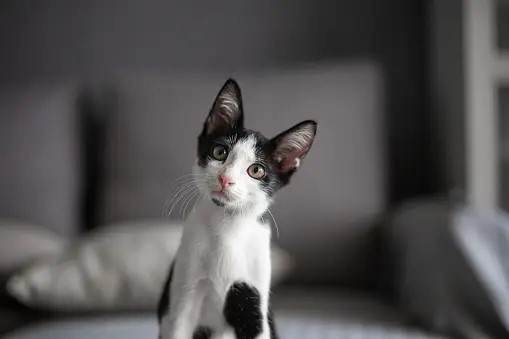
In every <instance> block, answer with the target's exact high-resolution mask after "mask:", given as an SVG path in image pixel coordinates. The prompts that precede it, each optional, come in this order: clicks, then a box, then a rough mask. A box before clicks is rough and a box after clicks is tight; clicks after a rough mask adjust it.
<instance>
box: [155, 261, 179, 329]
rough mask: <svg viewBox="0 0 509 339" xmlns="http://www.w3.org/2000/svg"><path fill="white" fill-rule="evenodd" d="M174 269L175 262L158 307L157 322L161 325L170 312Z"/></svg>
mask: <svg viewBox="0 0 509 339" xmlns="http://www.w3.org/2000/svg"><path fill="white" fill-rule="evenodd" d="M174 267H175V262H173V263H172V264H171V267H170V272H169V273H168V278H167V279H166V282H165V283H164V286H163V290H162V292H161V298H160V299H159V304H158V306H157V320H158V321H159V324H160V323H161V320H162V319H163V317H164V316H165V315H166V314H167V313H168V311H169V310H170V286H171V281H172V279H173V269H174Z"/></svg>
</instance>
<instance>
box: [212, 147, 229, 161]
mask: <svg viewBox="0 0 509 339" xmlns="http://www.w3.org/2000/svg"><path fill="white" fill-rule="evenodd" d="M212 157H213V158H214V159H216V160H219V161H224V160H226V158H227V157H228V149H227V148H226V146H223V145H216V146H214V148H213V149H212Z"/></svg>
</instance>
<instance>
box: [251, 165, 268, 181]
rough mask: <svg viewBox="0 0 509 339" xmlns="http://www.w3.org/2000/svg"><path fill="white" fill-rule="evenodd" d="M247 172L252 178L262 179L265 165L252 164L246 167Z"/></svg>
mask: <svg viewBox="0 0 509 339" xmlns="http://www.w3.org/2000/svg"><path fill="white" fill-rule="evenodd" d="M247 174H249V176H250V177H251V178H253V179H258V180H260V179H263V177H265V167H263V165H260V164H252V165H251V166H249V168H248V169H247Z"/></svg>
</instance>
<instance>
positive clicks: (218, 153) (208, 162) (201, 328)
mask: <svg viewBox="0 0 509 339" xmlns="http://www.w3.org/2000/svg"><path fill="white" fill-rule="evenodd" d="M316 130H317V124H316V122H314V121H304V122H301V123H300V124H297V125H296V126H294V127H292V128H290V129H289V130H287V131H285V132H283V133H281V134H279V135H278V136H276V137H274V138H273V139H267V138H265V137H264V136H263V135H262V134H261V133H259V132H255V131H251V130H248V129H245V128H244V114H243V108H242V98H241V93H240V88H239V86H238V85H237V83H236V82H235V81H234V80H232V79H229V80H228V81H227V82H226V83H225V84H224V86H223V87H222V89H221V91H220V92H219V94H218V95H217V98H216V100H215V102H214V104H213V106H212V109H211V111H210V113H209V115H208V117H207V119H206V121H205V123H204V126H203V131H202V133H201V135H200V136H199V138H198V159H197V162H196V164H195V166H194V167H193V174H192V178H193V181H194V184H195V185H196V187H197V188H198V189H199V191H200V193H201V194H200V196H201V198H199V200H198V201H197V204H196V206H195V209H194V212H193V213H191V214H190V215H189V216H188V218H187V220H186V221H185V224H184V232H183V235H182V240H181V244H180V247H179V250H178V253H177V256H176V259H175V262H174V263H173V265H172V267H171V270H170V274H169V276H168V279H167V282H166V284H165V286H164V290H163V293H162V296H161V300H160V303H159V309H158V317H159V323H160V338H161V339H190V338H194V339H198V338H200V339H202V338H232V339H235V338H236V339H254V338H256V339H274V338H277V334H276V330H275V326H274V322H273V320H272V314H271V311H270V307H269V289H270V277H271V261H270V237H271V228H270V224H269V223H266V222H265V220H267V219H265V218H264V217H263V216H264V214H265V213H266V212H267V211H268V207H269V205H270V204H271V202H272V199H273V197H274V193H276V191H277V190H279V189H280V188H281V187H283V186H285V185H286V184H288V182H289V179H290V177H291V176H292V174H293V173H294V172H295V171H296V170H297V169H298V168H299V166H300V165H301V160H302V159H303V158H304V157H305V156H306V154H307V153H308V151H309V149H310V148H311V145H312V143H313V139H314V137H315V134H316Z"/></svg>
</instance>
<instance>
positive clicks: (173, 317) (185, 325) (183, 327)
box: [161, 285, 203, 339]
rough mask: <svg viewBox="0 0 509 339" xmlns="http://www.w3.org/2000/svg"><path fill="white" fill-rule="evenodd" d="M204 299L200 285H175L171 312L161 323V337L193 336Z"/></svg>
mask: <svg viewBox="0 0 509 339" xmlns="http://www.w3.org/2000/svg"><path fill="white" fill-rule="evenodd" d="M174 292H175V293H174ZM202 299H203V296H202V294H201V293H200V290H199V288H198V286H189V285H188V286H186V287H184V286H175V287H174V288H173V289H172V302H171V308H170V311H169V314H168V315H167V316H166V317H164V318H163V320H162V323H161V339H189V338H193V335H194V331H195V329H196V326H197V322H198V313H199V309H200V305H201V302H202Z"/></svg>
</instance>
